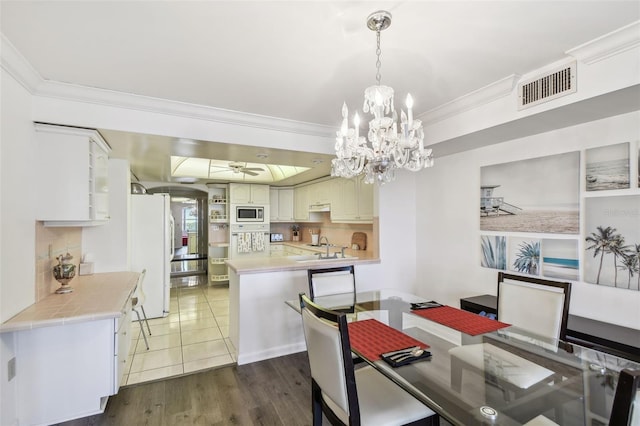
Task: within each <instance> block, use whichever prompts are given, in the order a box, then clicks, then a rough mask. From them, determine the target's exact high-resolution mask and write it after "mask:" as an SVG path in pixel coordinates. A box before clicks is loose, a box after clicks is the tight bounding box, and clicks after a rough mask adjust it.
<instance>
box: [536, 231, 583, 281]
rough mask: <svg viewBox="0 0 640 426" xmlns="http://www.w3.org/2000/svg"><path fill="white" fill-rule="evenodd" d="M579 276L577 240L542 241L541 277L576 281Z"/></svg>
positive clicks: (545, 239)
mask: <svg viewBox="0 0 640 426" xmlns="http://www.w3.org/2000/svg"><path fill="white" fill-rule="evenodd" d="M579 274H580V271H579V260H578V240H560V239H555V238H544V239H543V240H542V275H544V276H545V277H548V278H559V279H562V280H570V281H578V279H579Z"/></svg>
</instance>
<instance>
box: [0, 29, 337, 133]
mask: <svg viewBox="0 0 640 426" xmlns="http://www.w3.org/2000/svg"><path fill="white" fill-rule="evenodd" d="M0 35H1V36H2V37H1V38H2V50H0V59H1V62H0V64H1V65H2V68H3V69H4V70H6V71H7V72H8V73H9V74H10V75H11V76H12V77H13V78H14V79H16V81H18V82H19V83H20V84H22V85H23V86H24V87H25V88H26V89H27V90H28V91H29V93H31V94H32V95H33V96H39V97H47V98H53V99H60V100H64V101H72V102H82V103H91V104H97V105H103V106H110V107H116V108H124V109H129V110H136V111H145V112H151V113H158V114H166V115H174V116H180V117H185V118H190V119H196V120H204V121H213V122H217V123H224V124H231V125H237V126H243V127H253V128H259V129H265V130H273V131H280V132H287V133H296V134H302V135H308V136H317V137H329V138H333V135H334V134H335V133H334V132H335V129H333V128H332V127H329V126H325V125H320V124H314V123H305V122H301V121H295V120H288V119H283V118H277V117H270V116H265V115H259V114H250V113H245V112H239V111H232V110H226V109H222V108H214V107H210V106H205V105H196V104H189V103H186V102H178V101H172V100H168V99H160V98H152V97H149V96H141V95H134V94H131V93H124V92H117V91H114V90H106V89H99V88H94V87H87V86H80V85H77V84H69V83H61V82H56V81H51V80H45V79H44V78H42V76H41V75H40V74H39V73H38V72H37V71H36V70H35V69H34V68H33V66H31V64H30V63H29V62H28V61H27V60H26V58H25V57H24V56H22V54H21V53H20V52H19V51H18V50H17V49H16V48H15V47H14V46H13V44H11V42H10V41H9V40H8V39H7V38H6V37H5V36H4V34H0Z"/></svg>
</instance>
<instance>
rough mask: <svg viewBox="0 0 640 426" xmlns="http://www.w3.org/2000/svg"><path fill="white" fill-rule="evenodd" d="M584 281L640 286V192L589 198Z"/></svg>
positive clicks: (586, 216) (615, 285) (586, 201)
mask: <svg viewBox="0 0 640 426" xmlns="http://www.w3.org/2000/svg"><path fill="white" fill-rule="evenodd" d="M585 204H586V209H585V233H586V236H585V240H584V248H585V253H584V281H585V282H588V283H592V284H596V285H602V286H608V287H616V288H624V289H629V290H636V291H638V290H639V289H640V225H639V224H640V195H629V196H617V197H592V198H587V199H586V200H585Z"/></svg>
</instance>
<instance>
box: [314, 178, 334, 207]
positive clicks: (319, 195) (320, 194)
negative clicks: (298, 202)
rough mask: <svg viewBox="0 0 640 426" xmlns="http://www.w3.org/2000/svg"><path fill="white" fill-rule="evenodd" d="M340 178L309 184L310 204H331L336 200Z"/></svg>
mask: <svg viewBox="0 0 640 426" xmlns="http://www.w3.org/2000/svg"><path fill="white" fill-rule="evenodd" d="M337 181H338V179H329V180H325V181H322V182H318V183H314V184H311V185H309V194H308V196H307V202H308V203H309V205H310V206H311V205H320V204H331V203H332V202H333V201H334V200H335V193H336V189H337Z"/></svg>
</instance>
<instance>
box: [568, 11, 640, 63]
mask: <svg viewBox="0 0 640 426" xmlns="http://www.w3.org/2000/svg"><path fill="white" fill-rule="evenodd" d="M638 46H640V21H635V22H633V23H631V24H629V25H626V26H624V27H622V28H619V29H617V30H615V31H612V32H610V33H608V34H605V35H603V36H600V37H598V38H596V39H593V40H591V41H588V42H586V43H584V44H581V45H580V46H577V47H574V48H573V49H569V50H567V51H566V52H565V53H566V54H567V55H570V56H573V57H574V58H576V59H578V60H579V61H580V62H583V63H585V64H587V65H591V64H593V63H596V62H599V61H602V60H604V59H607V58H610V57H612V56H615V55H617V54H619V53H622V52H625V51H627V50H629V49H633V48H636V47H638Z"/></svg>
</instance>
